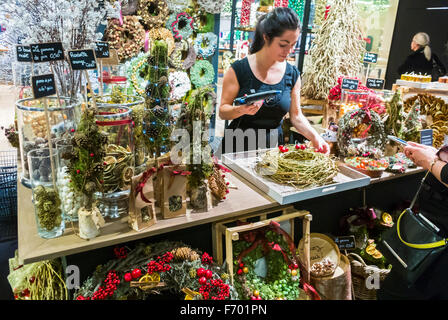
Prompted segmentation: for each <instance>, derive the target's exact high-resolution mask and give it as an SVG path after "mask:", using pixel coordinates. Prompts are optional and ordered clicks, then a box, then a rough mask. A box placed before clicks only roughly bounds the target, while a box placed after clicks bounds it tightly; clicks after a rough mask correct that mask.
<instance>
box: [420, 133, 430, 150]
mask: <svg viewBox="0 0 448 320" xmlns="http://www.w3.org/2000/svg"><path fill="white" fill-rule="evenodd" d="M432 133H433V132H432V129H424V130H420V144H422V145H424V146H431V147H432V144H433V135H432Z"/></svg>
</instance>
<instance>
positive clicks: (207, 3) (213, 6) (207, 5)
mask: <svg viewBox="0 0 448 320" xmlns="http://www.w3.org/2000/svg"><path fill="white" fill-rule="evenodd" d="M197 1H198V4H199V6H200V7H201V8H203V9H204V10H205V11H207V12H208V13H214V14H217V13H221V11H222V7H223V6H224V2H225V1H216V0H197Z"/></svg>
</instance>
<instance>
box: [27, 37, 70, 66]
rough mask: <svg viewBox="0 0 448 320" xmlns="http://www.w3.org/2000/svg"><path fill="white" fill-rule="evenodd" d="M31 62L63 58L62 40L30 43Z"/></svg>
mask: <svg viewBox="0 0 448 320" xmlns="http://www.w3.org/2000/svg"><path fill="white" fill-rule="evenodd" d="M30 47H31V53H32V56H33V62H50V61H58V60H64V48H63V47H62V42H51V43H38V44H32V45H31V46H30Z"/></svg>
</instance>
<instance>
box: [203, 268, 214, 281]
mask: <svg viewBox="0 0 448 320" xmlns="http://www.w3.org/2000/svg"><path fill="white" fill-rule="evenodd" d="M205 277H206V278H207V279H210V278H211V277H213V272H212V271H211V270H207V271H205Z"/></svg>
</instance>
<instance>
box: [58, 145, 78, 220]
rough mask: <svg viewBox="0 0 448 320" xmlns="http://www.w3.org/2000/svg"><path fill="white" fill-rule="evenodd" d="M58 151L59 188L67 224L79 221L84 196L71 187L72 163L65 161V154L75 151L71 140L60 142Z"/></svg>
mask: <svg viewBox="0 0 448 320" xmlns="http://www.w3.org/2000/svg"><path fill="white" fill-rule="evenodd" d="M56 149H57V150H58V170H57V186H58V191H59V197H60V199H61V202H62V205H61V209H62V214H63V217H64V220H65V221H66V222H67V221H78V210H79V208H80V207H81V205H82V200H83V199H82V195H80V194H79V193H78V192H76V190H74V189H73V187H72V186H70V174H69V173H68V170H67V167H68V165H69V162H70V161H69V160H66V159H65V154H67V153H71V152H72V150H73V145H72V144H71V140H69V139H61V140H58V141H57V142H56Z"/></svg>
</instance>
